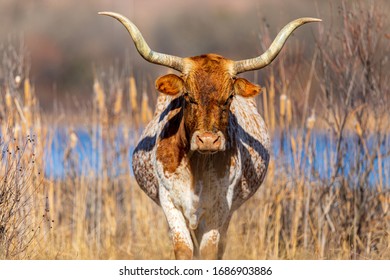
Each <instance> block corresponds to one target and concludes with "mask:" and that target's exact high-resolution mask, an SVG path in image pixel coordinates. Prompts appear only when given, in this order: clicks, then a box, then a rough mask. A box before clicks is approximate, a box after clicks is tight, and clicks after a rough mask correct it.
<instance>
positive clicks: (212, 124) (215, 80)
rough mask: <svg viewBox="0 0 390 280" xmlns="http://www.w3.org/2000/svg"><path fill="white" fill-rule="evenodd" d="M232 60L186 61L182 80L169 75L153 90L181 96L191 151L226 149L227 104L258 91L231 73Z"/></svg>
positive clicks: (204, 57) (201, 58) (212, 57)
mask: <svg viewBox="0 0 390 280" xmlns="http://www.w3.org/2000/svg"><path fill="white" fill-rule="evenodd" d="M232 63H233V62H232V61H231V60H227V59H225V58H223V57H221V56H218V55H202V56H197V57H192V58H189V59H187V65H188V69H189V70H188V71H187V72H185V73H184V74H183V75H182V76H181V77H179V76H176V75H174V74H168V75H166V76H163V77H160V78H159V79H157V81H156V88H157V90H159V91H160V92H162V93H165V94H168V95H178V94H181V95H183V97H184V100H185V104H184V115H183V116H184V118H183V120H184V127H185V130H186V135H188V137H189V139H187V140H188V142H189V143H190V149H191V150H192V151H198V152H200V153H204V154H212V153H216V152H219V151H224V150H225V149H226V137H227V127H228V123H229V110H230V105H231V103H232V101H233V99H234V96H235V95H241V96H244V97H253V96H255V95H257V94H258V93H259V92H260V91H261V88H260V87H259V86H257V85H254V84H252V83H250V82H248V81H247V80H245V79H242V78H236V77H234V76H233V75H232V74H231V73H232V71H231V66H232Z"/></svg>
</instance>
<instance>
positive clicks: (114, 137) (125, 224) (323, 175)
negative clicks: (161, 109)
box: [0, 4, 390, 259]
mask: <svg viewBox="0 0 390 280" xmlns="http://www.w3.org/2000/svg"><path fill="white" fill-rule="evenodd" d="M338 17H339V18H340V20H341V22H342V24H341V27H340V29H337V28H336V29H329V28H327V27H325V26H324V25H319V26H317V27H316V28H314V31H315V32H314V33H315V37H316V46H314V47H313V48H309V47H308V46H306V45H304V43H299V44H298V43H296V42H290V44H289V48H288V50H286V51H284V52H282V53H281V54H280V55H279V57H278V59H277V60H276V61H275V62H274V63H273V65H272V66H270V67H268V68H267V69H265V70H264V71H261V73H258V74H259V75H261V77H258V76H257V74H255V76H254V77H253V78H251V80H252V81H254V82H257V83H259V84H261V85H262V86H263V87H264V90H263V93H262V94H261V95H260V96H259V97H258V99H257V103H258V108H259V111H260V112H261V114H262V115H263V116H264V119H265V121H266V123H267V125H268V127H269V129H270V132H271V137H272V139H273V141H272V142H273V145H274V150H273V155H272V159H271V163H270V166H269V170H268V173H267V177H266V180H265V182H264V184H263V186H262V187H261V188H260V190H259V191H258V192H257V193H256V194H255V195H254V197H252V198H251V199H250V200H249V201H248V202H247V203H246V204H244V205H243V206H242V207H241V208H240V209H239V210H238V211H237V212H236V213H235V214H234V216H233V219H232V222H231V226H230V228H229V233H228V245H227V249H226V253H225V255H224V258H225V259H389V258H390V217H389V214H390V213H389V207H390V111H389V110H388V108H389V107H390V100H389V98H390V77H389V75H388V73H389V70H390V62H389V58H388V56H389V53H390V44H389V34H388V33H386V32H385V26H388V24H389V23H388V18H387V17H386V14H385V13H383V12H382V11H380V10H379V9H378V8H376V7H374V6H369V7H366V6H364V5H361V4H356V5H350V6H347V7H346V6H344V5H342V7H341V8H340V11H339V14H338ZM259 32H260V34H261V35H262V36H261V42H262V44H263V46H264V48H266V47H267V46H268V44H269V42H270V40H271V39H270V35H269V34H268V31H267V29H263V30H260V31H259ZM19 49H20V48H19V46H17V47H15V45H12V44H10V45H9V46H6V47H3V48H2V49H1V52H2V53H1V55H2V57H3V63H2V70H1V72H0V75H1V79H0V82H1V83H2V87H1V90H0V93H1V94H0V122H1V123H0V125H1V138H0V139H1V140H0V147H1V151H2V154H1V161H0V259H172V258H174V255H173V250H172V246H171V242H170V240H169V237H168V228H167V224H166V221H165V217H164V216H163V213H162V211H161V209H159V207H158V206H157V205H155V204H154V203H153V202H152V201H151V200H150V199H149V198H148V197H147V196H146V195H145V194H144V193H143V192H142V191H141V190H140V189H139V187H138V186H137V183H136V182H135V179H134V178H133V176H132V171H131V162H130V158H131V152H132V148H133V147H134V145H135V144H136V142H137V139H138V137H139V136H140V133H141V131H142V128H143V127H144V126H145V124H146V123H147V122H148V121H149V120H150V119H151V117H152V115H153V107H154V104H155V101H156V97H157V93H156V92H155V90H154V89H153V87H152V86H149V85H145V84H147V83H146V81H147V80H148V78H145V80H142V79H141V80H136V79H135V78H134V76H133V75H131V73H127V72H128V71H127V70H123V69H119V68H120V67H118V66H115V67H112V68H111V69H110V71H108V73H105V74H104V75H103V74H102V73H103V71H102V70H101V69H98V68H97V69H95V74H94V77H95V80H94V84H93V85H91V88H92V87H93V93H94V99H93V100H92V101H91V102H85V103H79V102H75V104H74V105H75V108H77V110H76V113H75V112H74V111H72V112H70V111H67V110H66V109H64V108H62V107H61V106H58V108H57V110H56V112H55V113H50V114H46V113H44V112H43V110H42V109H41V108H40V107H39V103H38V100H37V97H36V92H35V89H34V86H33V85H32V84H31V83H30V80H29V76H28V75H27V74H23V73H28V71H26V69H28V67H29V66H28V65H27V64H26V63H25V60H24V59H21V58H23V53H21V52H20V50H19ZM311 50H313V51H311ZM307 53H310V55H307ZM145 63H146V62H145ZM124 68H125V69H129V68H130V67H124ZM135 71H136V69H135ZM53 102H55V100H54V101H53Z"/></svg>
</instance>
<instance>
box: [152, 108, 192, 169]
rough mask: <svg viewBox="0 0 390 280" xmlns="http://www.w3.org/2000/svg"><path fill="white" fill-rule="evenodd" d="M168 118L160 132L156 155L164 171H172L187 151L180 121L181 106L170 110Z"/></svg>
mask: <svg viewBox="0 0 390 280" xmlns="http://www.w3.org/2000/svg"><path fill="white" fill-rule="evenodd" d="M168 118H169V121H168V122H167V124H166V125H165V127H164V128H163V130H162V132H161V134H160V139H159V142H158V146H157V156H156V157H157V160H158V161H160V162H161V163H162V165H163V168H164V172H169V173H173V172H175V170H176V169H177V168H178V167H179V165H180V162H181V161H182V159H183V157H184V155H185V154H186V153H187V152H188V145H187V140H186V136H185V130H184V127H183V122H182V119H183V113H182V108H178V109H175V110H173V111H171V112H170V113H169V116H168Z"/></svg>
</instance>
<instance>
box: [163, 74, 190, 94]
mask: <svg viewBox="0 0 390 280" xmlns="http://www.w3.org/2000/svg"><path fill="white" fill-rule="evenodd" d="M156 89H157V90H158V91H159V92H162V93H165V94H168V95H176V94H178V93H182V92H183V89H184V81H183V80H182V79H181V78H180V77H178V76H176V75H174V74H168V75H165V76H162V77H160V78H158V79H157V80H156Z"/></svg>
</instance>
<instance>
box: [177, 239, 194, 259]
mask: <svg viewBox="0 0 390 280" xmlns="http://www.w3.org/2000/svg"><path fill="white" fill-rule="evenodd" d="M173 250H174V252H175V258H176V259H177V260H191V259H192V257H193V252H192V250H191V248H189V247H188V245H187V244H186V243H185V242H183V240H182V238H181V236H180V234H179V233H175V235H174V236H173Z"/></svg>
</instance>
